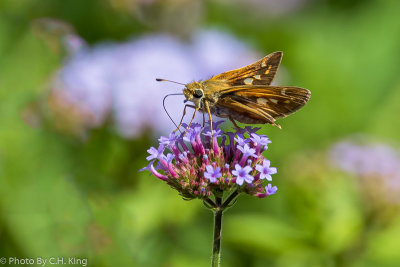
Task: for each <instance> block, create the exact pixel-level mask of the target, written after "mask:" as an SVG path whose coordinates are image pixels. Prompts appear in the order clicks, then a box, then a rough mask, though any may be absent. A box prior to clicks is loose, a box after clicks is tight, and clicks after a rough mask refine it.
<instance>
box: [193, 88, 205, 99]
mask: <svg viewBox="0 0 400 267" xmlns="http://www.w3.org/2000/svg"><path fill="white" fill-rule="evenodd" d="M193 96H194V97H197V98H201V97H202V96H203V90H200V89H196V90H194V94H193Z"/></svg>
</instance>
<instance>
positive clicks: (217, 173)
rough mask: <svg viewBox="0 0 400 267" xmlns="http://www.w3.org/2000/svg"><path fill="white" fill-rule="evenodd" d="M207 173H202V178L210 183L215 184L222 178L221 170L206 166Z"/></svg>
mask: <svg viewBox="0 0 400 267" xmlns="http://www.w3.org/2000/svg"><path fill="white" fill-rule="evenodd" d="M206 169H207V172H205V173H204V177H205V178H207V179H208V180H210V182H211V183H215V182H216V181H217V179H218V178H219V177H221V176H222V174H221V168H220V167H217V168H215V169H214V168H213V166H211V165H207V166H206Z"/></svg>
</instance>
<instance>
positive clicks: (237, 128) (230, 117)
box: [228, 116, 242, 133]
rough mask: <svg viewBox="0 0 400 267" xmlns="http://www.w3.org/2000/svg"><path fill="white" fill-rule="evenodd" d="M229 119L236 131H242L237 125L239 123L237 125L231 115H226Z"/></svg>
mask: <svg viewBox="0 0 400 267" xmlns="http://www.w3.org/2000/svg"><path fill="white" fill-rule="evenodd" d="M228 118H229V120H230V121H231V122H232V123H233V126H235V128H236V131H238V132H239V133H241V132H242V129H241V128H240V127H239V125H237V123H236V121H235V120H234V119H233V118H232V116H228Z"/></svg>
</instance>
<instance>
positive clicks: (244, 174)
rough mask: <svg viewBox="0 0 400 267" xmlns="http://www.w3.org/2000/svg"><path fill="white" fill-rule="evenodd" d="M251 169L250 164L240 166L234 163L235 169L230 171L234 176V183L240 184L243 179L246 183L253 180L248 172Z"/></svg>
mask: <svg viewBox="0 0 400 267" xmlns="http://www.w3.org/2000/svg"><path fill="white" fill-rule="evenodd" d="M252 170H253V169H252V168H251V167H250V166H245V167H243V168H242V166H240V165H239V164H236V165H235V170H233V171H232V174H233V175H235V176H236V183H237V184H238V185H242V184H243V181H246V183H248V184H250V183H251V182H253V180H254V177H253V176H251V175H250V174H249V173H250V172H251V171H252Z"/></svg>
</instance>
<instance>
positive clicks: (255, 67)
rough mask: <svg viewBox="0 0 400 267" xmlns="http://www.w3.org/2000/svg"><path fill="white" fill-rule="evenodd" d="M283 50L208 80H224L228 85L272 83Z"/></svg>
mask: <svg viewBox="0 0 400 267" xmlns="http://www.w3.org/2000/svg"><path fill="white" fill-rule="evenodd" d="M282 55H283V53H282V52H274V53H271V54H269V55H267V56H265V57H264V58H262V59H260V60H259V61H257V62H255V63H253V64H250V65H248V66H246V67H243V68H239V69H235V70H231V71H227V72H224V73H221V74H219V75H216V76H214V77H212V78H211V79H209V80H208V81H210V82H213V81H224V82H226V84H227V85H228V86H238V85H270V84H271V82H272V80H273V79H274V77H275V74H276V71H277V70H278V67H279V64H280V63H281V59H282Z"/></svg>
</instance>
